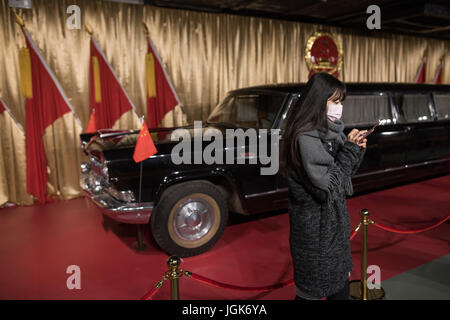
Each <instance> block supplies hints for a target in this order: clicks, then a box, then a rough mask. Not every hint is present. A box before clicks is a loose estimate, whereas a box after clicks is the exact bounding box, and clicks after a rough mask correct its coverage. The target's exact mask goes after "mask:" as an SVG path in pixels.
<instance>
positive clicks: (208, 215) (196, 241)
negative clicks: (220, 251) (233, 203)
mask: <svg viewBox="0 0 450 320" xmlns="http://www.w3.org/2000/svg"><path fill="white" fill-rule="evenodd" d="M227 221H228V208H227V203H226V199H225V196H224V195H223V193H222V192H221V190H220V189H219V188H218V187H216V186H215V185H214V184H212V183H210V182H208V181H192V182H184V183H180V184H178V185H175V186H171V187H169V188H168V189H167V190H166V191H164V193H163V194H162V196H161V198H160V201H159V203H158V205H157V206H156V208H155V210H154V211H153V212H152V215H151V221H150V224H151V231H152V234H153V237H154V239H155V241H156V243H157V244H158V245H159V246H160V247H161V249H163V250H164V251H165V252H167V253H168V254H170V255H175V256H179V257H189V256H194V255H198V254H200V253H203V252H205V251H208V250H209V249H211V248H212V247H213V246H214V244H215V243H216V242H217V240H219V238H220V236H221V235H222V233H223V231H224V229H225V226H226V224H227Z"/></svg>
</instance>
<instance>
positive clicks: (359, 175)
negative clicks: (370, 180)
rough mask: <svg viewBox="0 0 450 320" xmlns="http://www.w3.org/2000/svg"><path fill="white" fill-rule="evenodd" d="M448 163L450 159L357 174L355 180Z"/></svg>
mask: <svg viewBox="0 0 450 320" xmlns="http://www.w3.org/2000/svg"><path fill="white" fill-rule="evenodd" d="M446 161H450V159H440V160H429V161H424V162H422V163H414V164H405V165H403V166H400V167H394V168H388V169H383V170H378V171H372V172H368V173H361V174H357V175H355V176H354V177H353V178H360V177H366V176H370V175H373V174H378V173H385V172H391V171H398V170H404V169H409V168H415V167H420V166H426V165H429V164H436V163H441V162H446Z"/></svg>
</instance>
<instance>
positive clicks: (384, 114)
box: [342, 93, 393, 126]
mask: <svg viewBox="0 0 450 320" xmlns="http://www.w3.org/2000/svg"><path fill="white" fill-rule="evenodd" d="M342 104H343V106H344V107H343V108H342V121H343V122H344V124H345V125H346V126H347V125H348V126H355V125H371V124H374V123H376V122H377V121H378V120H384V121H383V124H390V123H392V122H393V119H392V113H391V108H390V104H389V97H388V95H387V94H385V93H381V94H376V95H374V94H358V95H356V94H349V95H347V97H346V98H345V100H344V101H343V103H342Z"/></svg>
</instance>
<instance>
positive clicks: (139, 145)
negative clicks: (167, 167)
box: [133, 121, 158, 162]
mask: <svg viewBox="0 0 450 320" xmlns="http://www.w3.org/2000/svg"><path fill="white" fill-rule="evenodd" d="M157 152H158V150H156V147H155V144H154V143H153V139H152V137H151V135H150V133H149V132H148V128H147V124H146V123H145V121H143V122H142V127H141V131H140V132H139V138H138V140H137V142H136V147H135V148H134V154H133V159H134V162H141V161H143V160H145V159H147V158H148V157H150V156H152V155H154V154H155V153H157Z"/></svg>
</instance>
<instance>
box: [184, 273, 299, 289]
mask: <svg viewBox="0 0 450 320" xmlns="http://www.w3.org/2000/svg"><path fill="white" fill-rule="evenodd" d="M190 277H191V278H192V279H194V280H197V281H198V282H202V283H205V284H207V285H210V286H213V287H217V288H222V289H230V290H239V291H259V292H265V291H270V290H274V289H280V288H283V287H286V286H290V285H292V284H294V280H293V279H291V280H287V281H283V282H281V283H277V284H273V285H270V286H263V287H241V286H235V285H231V284H227V283H223V282H219V281H216V280H212V279H209V278H206V277H203V276H201V275H198V274H196V273H191V276H190Z"/></svg>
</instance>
